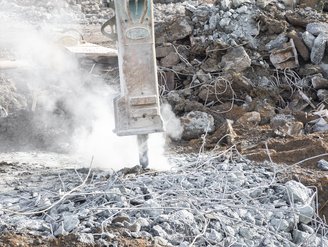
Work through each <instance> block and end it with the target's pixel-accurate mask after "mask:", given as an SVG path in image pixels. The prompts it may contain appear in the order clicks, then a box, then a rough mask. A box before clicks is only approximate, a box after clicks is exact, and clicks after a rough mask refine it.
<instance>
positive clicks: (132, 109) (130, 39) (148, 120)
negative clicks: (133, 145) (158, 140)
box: [114, 0, 163, 135]
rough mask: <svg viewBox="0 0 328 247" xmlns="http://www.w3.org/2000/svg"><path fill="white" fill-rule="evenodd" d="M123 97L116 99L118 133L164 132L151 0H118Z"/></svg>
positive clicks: (117, 11)
mask: <svg viewBox="0 0 328 247" xmlns="http://www.w3.org/2000/svg"><path fill="white" fill-rule="evenodd" d="M114 3H115V14H116V32H117V40H118V42H117V44H118V60H119V70H120V85H121V94H120V96H118V97H117V98H115V99H114V109H115V132H116V134H118V135H140V134H149V133H153V132H161V131H163V122H162V118H161V115H160V104H159V93H158V82H157V68H156V55H155V41H154V24H153V6H152V5H153V4H152V0H115V1H114Z"/></svg>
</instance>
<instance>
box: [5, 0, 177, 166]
mask: <svg viewBox="0 0 328 247" xmlns="http://www.w3.org/2000/svg"><path fill="white" fill-rule="evenodd" d="M37 2H38V3H40V2H42V1H37ZM37 2H35V1H34V3H37ZM24 7H25V9H26V10H25V11H24ZM51 9H52V11H51V13H50V14H49V13H48V14H47V15H45V16H42V18H41V17H40V18H39V19H35V14H34V15H33V13H30V11H31V10H33V11H34V10H35V8H33V6H29V7H28V6H21V5H19V6H18V5H15V1H9V0H8V1H0V23H1V25H0V33H1V36H0V48H1V49H5V50H8V51H10V53H11V54H14V59H15V60H16V61H19V64H20V68H19V69H18V70H12V71H11V72H7V73H9V75H10V77H11V78H13V81H15V84H16V87H17V88H18V90H20V91H22V92H24V93H25V94H27V97H28V108H29V109H28V110H29V111H31V112H33V115H36V117H35V118H33V121H35V122H34V123H33V124H34V125H40V124H42V125H43V126H45V127H46V128H45V129H46V132H51V131H52V132H61V135H60V136H61V137H58V136H56V138H52V139H51V141H50V142H52V143H51V144H49V145H50V146H54V143H56V145H57V146H60V147H61V150H64V151H65V152H69V153H71V154H72V155H76V156H79V157H82V158H84V159H85V160H86V161H90V159H91V157H94V162H93V165H94V166H95V167H99V168H104V169H105V168H107V169H119V168H122V167H126V166H134V165H136V164H138V163H139V162H138V148H137V141H136V137H135V136H128V137H118V136H116V135H115V134H114V133H113V129H114V116H113V109H112V107H113V105H112V100H113V98H114V97H115V96H116V95H117V93H118V92H117V91H115V90H114V89H113V88H112V87H110V86H109V85H108V84H106V83H105V82H104V81H103V80H102V79H101V78H99V77H95V76H93V75H92V74H89V73H87V72H86V71H83V70H81V68H80V66H79V63H78V60H77V59H76V58H74V57H73V56H72V55H70V54H68V53H67V52H66V51H65V49H64V48H63V47H62V46H61V45H60V44H58V40H60V39H61V35H62V33H61V32H60V30H62V29H63V26H65V25H63V24H64V23H68V22H70V25H72V24H74V28H75V29H79V27H78V25H77V24H76V23H74V20H75V19H76V15H78V13H76V12H73V11H71V10H70V9H69V8H68V7H67V6H66V5H65V2H64V1H54V3H53V4H52V5H51ZM58 30H59V31H58ZM73 39H74V37H73ZM76 41H77V42H78V40H76ZM165 112H169V109H168V108H167V107H166V109H165ZM9 114H10V113H9ZM166 115H169V116H170V118H171V119H172V114H171V115H170V114H166ZM175 123H176V122H175ZM42 131H44V130H42ZM171 132H172V131H171ZM172 133H173V132H172ZM40 134H45V133H40ZM46 134H47V135H48V134H49V133H46ZM173 136H177V134H176V133H173ZM0 145H1V144H0ZM148 145H149V156H150V157H149V158H150V167H151V168H154V169H169V168H170V165H169V163H168V162H167V160H166V158H165V157H164V155H163V152H164V145H165V138H164V136H163V134H152V135H150V139H149V144H148Z"/></svg>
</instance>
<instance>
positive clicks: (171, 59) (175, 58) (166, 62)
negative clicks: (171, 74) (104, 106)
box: [161, 52, 180, 67]
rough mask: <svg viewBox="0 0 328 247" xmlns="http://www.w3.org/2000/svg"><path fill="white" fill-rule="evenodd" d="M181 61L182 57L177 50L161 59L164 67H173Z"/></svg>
mask: <svg viewBox="0 0 328 247" xmlns="http://www.w3.org/2000/svg"><path fill="white" fill-rule="evenodd" d="M179 62H180V57H179V55H178V54H177V53H176V52H170V53H169V54H168V55H167V56H166V57H164V58H162V59H161V65H162V66H163V67H172V66H174V65H177V64H178V63H179Z"/></svg>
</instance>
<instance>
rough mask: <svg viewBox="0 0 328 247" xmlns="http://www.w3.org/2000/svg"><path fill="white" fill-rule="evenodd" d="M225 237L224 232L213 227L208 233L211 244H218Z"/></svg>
mask: <svg viewBox="0 0 328 247" xmlns="http://www.w3.org/2000/svg"><path fill="white" fill-rule="evenodd" d="M223 238H224V237H223V234H222V233H221V232H217V231H215V230H214V229H211V232H210V233H209V234H208V235H207V239H208V241H210V243H211V244H218V243H219V242H221V241H222V240H223Z"/></svg>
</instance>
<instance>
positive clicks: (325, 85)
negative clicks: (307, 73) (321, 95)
mask: <svg viewBox="0 0 328 247" xmlns="http://www.w3.org/2000/svg"><path fill="white" fill-rule="evenodd" d="M311 83H312V86H313V88H314V89H328V79H325V78H323V76H322V75H321V74H317V75H314V76H313V77H312V78H311Z"/></svg>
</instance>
